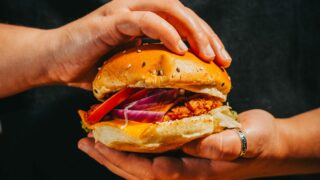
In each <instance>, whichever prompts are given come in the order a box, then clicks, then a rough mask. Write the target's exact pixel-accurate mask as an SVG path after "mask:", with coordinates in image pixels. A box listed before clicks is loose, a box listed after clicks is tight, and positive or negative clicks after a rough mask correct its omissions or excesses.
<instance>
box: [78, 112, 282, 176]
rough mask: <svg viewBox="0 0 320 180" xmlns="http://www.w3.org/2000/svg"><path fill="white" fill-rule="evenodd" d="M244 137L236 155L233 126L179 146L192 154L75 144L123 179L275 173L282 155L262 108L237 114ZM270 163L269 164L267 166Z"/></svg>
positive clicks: (275, 132) (273, 121) (271, 121)
mask: <svg viewBox="0 0 320 180" xmlns="http://www.w3.org/2000/svg"><path fill="white" fill-rule="evenodd" d="M239 120H240V122H241V124H242V129H243V131H244V132H245V133H246V137H247V140H248V151H247V153H246V155H245V157H244V158H238V157H239V153H240V147H241V143H240V140H239V137H238V135H237V133H236V132H235V130H226V131H223V132H221V133H218V134H213V135H210V136H208V137H206V138H203V139H200V140H195V141H193V142H191V143H189V144H187V145H185V146H184V147H183V148H182V150H183V151H184V152H185V153H187V154H190V155H192V156H194V157H190V156H186V157H180V158H178V157H176V158H175V157H167V156H158V157H153V158H148V157H145V156H143V155H140V154H137V153H128V152H120V151H116V150H113V149H110V148H108V147H106V146H104V145H103V144H101V143H99V142H98V143H94V140H93V139H92V138H84V139H82V140H80V141H79V144H78V145H79V148H80V149H81V150H82V151H84V152H86V153H87V154H88V155H89V156H91V157H92V158H93V159H95V160H96V161H98V162H99V163H100V164H102V165H104V166H105V167H107V168H108V169H110V170H111V171H112V172H114V173H115V174H117V175H119V176H122V177H124V178H127V179H141V178H143V179H198V178H201V179H212V178H220V179H221V178H223V179H239V178H241V179H243V178H252V177H259V176H266V175H270V173H275V172H277V170H276V169H275V168H277V167H279V166H277V165H276V164H278V165H280V164H281V163H279V162H281V161H277V160H279V159H281V157H283V154H284V148H283V147H282V144H283V143H282V142H281V140H280V138H279V131H278V126H277V122H278V121H279V120H276V119H275V118H274V117H273V116H272V115H271V114H269V113H268V112H266V111H262V110H250V111H247V112H244V113H241V114H240V115H239ZM270 164H272V165H273V166H270Z"/></svg>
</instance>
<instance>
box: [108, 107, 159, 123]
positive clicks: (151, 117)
mask: <svg viewBox="0 0 320 180" xmlns="http://www.w3.org/2000/svg"><path fill="white" fill-rule="evenodd" d="M125 111H126V112H125ZM125 114H126V117H125ZM164 114H165V113H164V112H154V111H140V110H124V109H114V110H112V115H113V116H114V117H117V118H120V119H125V118H127V120H134V121H138V122H148V123H151V122H159V121H162V119H163V116H164Z"/></svg>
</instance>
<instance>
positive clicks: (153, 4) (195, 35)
mask: <svg viewBox="0 0 320 180" xmlns="http://www.w3.org/2000/svg"><path fill="white" fill-rule="evenodd" d="M129 8H130V9H131V10H132V11H152V12H156V13H157V14H164V16H163V18H165V19H166V20H167V21H168V22H169V23H170V24H172V25H173V26H174V27H175V29H176V30H177V31H178V32H179V33H180V35H182V36H185V37H187V39H188V41H189V44H190V45H191V48H192V49H193V51H194V52H195V53H196V54H198V55H199V57H200V58H202V59H203V60H206V61H210V60H213V59H214V56H215V54H214V51H213V49H212V48H211V45H210V42H209V40H208V38H207V36H206V34H205V32H204V31H203V30H202V28H199V27H200V23H199V22H198V20H197V19H194V18H193V17H192V16H190V15H189V14H188V12H187V11H186V10H185V8H184V6H183V5H182V4H181V3H180V2H179V1H172V0H164V1H157V0H142V1H131V3H130V4H129Z"/></svg>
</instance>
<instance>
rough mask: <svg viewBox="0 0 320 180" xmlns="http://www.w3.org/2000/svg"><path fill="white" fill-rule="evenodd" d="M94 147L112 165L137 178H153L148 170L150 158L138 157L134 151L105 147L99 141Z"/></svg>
mask: <svg viewBox="0 0 320 180" xmlns="http://www.w3.org/2000/svg"><path fill="white" fill-rule="evenodd" d="M95 148H96V149H97V150H98V151H99V152H100V153H101V154H102V155H103V156H104V158H105V159H107V160H108V161H109V162H110V163H112V164H113V165H114V166H116V167H118V168H119V169H122V170H124V171H126V172H129V173H130V174H132V175H133V176H135V177H137V178H145V179H154V177H153V173H152V172H151V171H150V170H151V167H152V162H151V160H149V159H147V158H143V157H140V156H138V155H136V154H134V153H126V152H120V151H116V150H113V149H110V148H108V147H106V146H105V145H103V144H101V143H99V142H98V143H96V145H95Z"/></svg>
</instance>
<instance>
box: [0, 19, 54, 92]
mask: <svg viewBox="0 0 320 180" xmlns="http://www.w3.org/2000/svg"><path fill="white" fill-rule="evenodd" d="M50 35H51V34H50V33H48V32H47V31H45V30H40V29H35V28H27V27H19V26H12V25H6V24H0V42H1V45H0V54H1V56H0V82H1V83H0V98H1V97H5V96H8V95H12V94H15V93H18V92H21V91H24V90H27V89H29V88H31V87H36V86H39V85H45V84H48V83H49V82H50V79H49V76H48V71H47V66H46V64H45V63H47V62H50V61H51V60H52V53H51V52H50V51H51V50H52V48H51V47H50V43H51V42H50V37H49V36H50Z"/></svg>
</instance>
